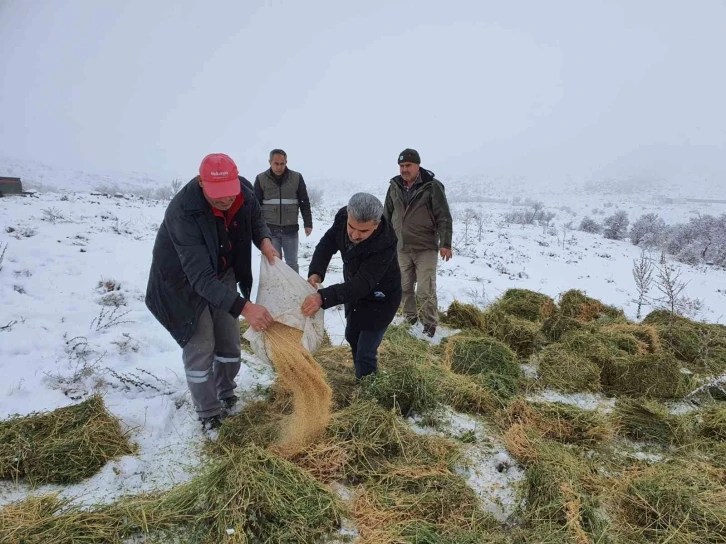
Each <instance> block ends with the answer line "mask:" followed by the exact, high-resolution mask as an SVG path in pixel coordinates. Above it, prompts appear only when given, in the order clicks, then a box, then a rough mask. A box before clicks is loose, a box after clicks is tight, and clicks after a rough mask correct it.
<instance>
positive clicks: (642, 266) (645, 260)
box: [633, 251, 653, 319]
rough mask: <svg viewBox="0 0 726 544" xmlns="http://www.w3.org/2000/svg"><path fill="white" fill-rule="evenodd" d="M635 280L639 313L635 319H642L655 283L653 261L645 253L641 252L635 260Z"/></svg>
mask: <svg viewBox="0 0 726 544" xmlns="http://www.w3.org/2000/svg"><path fill="white" fill-rule="evenodd" d="M633 279H634V280H635V287H636V289H637V290H638V311H637V312H636V314H635V317H636V318H637V319H640V316H641V311H642V309H643V304H644V303H645V302H646V301H647V296H648V291H650V287H651V285H652V283H653V260H652V259H651V258H650V257H649V256H648V255H647V254H646V252H645V251H641V252H640V258H639V259H633Z"/></svg>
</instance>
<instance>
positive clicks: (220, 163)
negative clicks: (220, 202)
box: [199, 153, 241, 198]
mask: <svg viewBox="0 0 726 544" xmlns="http://www.w3.org/2000/svg"><path fill="white" fill-rule="evenodd" d="M238 176H239V171H238V170H237V165H236V164H235V163H234V161H233V160H232V159H231V158H229V156H228V155H225V154H224V153H212V154H211V155H207V156H206V157H204V159H203V160H202V164H201V165H199V177H200V178H201V180H202V183H203V189H204V192H205V193H206V194H207V196H208V197H210V198H224V197H227V196H237V195H238V194H239V193H240V190H241V189H240V181H239V177H238Z"/></svg>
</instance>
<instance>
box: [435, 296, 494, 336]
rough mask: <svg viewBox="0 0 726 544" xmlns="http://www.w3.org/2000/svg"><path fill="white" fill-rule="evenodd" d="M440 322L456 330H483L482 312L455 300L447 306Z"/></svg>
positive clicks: (471, 305)
mask: <svg viewBox="0 0 726 544" xmlns="http://www.w3.org/2000/svg"><path fill="white" fill-rule="evenodd" d="M442 322H443V323H445V324H446V325H450V326H451V327H454V328H456V329H478V330H483V329H484V312H482V311H481V310H480V309H479V308H477V307H476V306H474V305H473V304H464V303H462V302H459V301H458V300H455V301H454V302H452V303H451V304H450V305H449V309H448V310H446V314H445V315H444V316H442Z"/></svg>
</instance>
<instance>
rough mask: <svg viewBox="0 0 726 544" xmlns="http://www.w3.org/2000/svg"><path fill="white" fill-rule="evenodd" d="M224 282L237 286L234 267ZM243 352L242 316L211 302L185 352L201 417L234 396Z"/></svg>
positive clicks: (216, 412)
mask: <svg viewBox="0 0 726 544" xmlns="http://www.w3.org/2000/svg"><path fill="white" fill-rule="evenodd" d="M222 282H224V283H225V284H226V285H228V286H229V287H231V288H232V289H234V290H235V291H236V290H237V284H236V282H235V278H234V271H232V270H229V271H227V273H226V274H225V275H224V277H223V278H222ZM240 355H241V341H240V328H239V319H237V318H234V317H232V315H231V314H230V313H229V312H225V311H224V310H219V309H217V308H213V307H212V306H207V308H205V310H204V312H202V315H201V317H200V318H199V322H198V323H197V329H196V330H195V331H194V334H193V335H192V337H191V339H190V340H189V342H188V343H187V345H186V346H184V350H183V352H182V360H183V361H184V370H185V371H186V377H187V385H188V386H189V391H190V393H191V394H192V401H193V402H194V408H195V409H196V411H197V415H198V416H199V417H200V418H204V417H212V416H217V415H219V414H220V413H221V411H222V404H221V402H220V401H221V400H222V399H226V398H229V397H232V396H234V389H235V387H237V384H236V383H235V381H234V379H235V377H237V374H238V373H239V369H240V360H241V359H240Z"/></svg>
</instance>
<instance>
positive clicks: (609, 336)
mask: <svg viewBox="0 0 726 544" xmlns="http://www.w3.org/2000/svg"><path fill="white" fill-rule="evenodd" d="M614 327H617V325H615V326H612V325H611V326H606V327H601V328H600V329H598V330H597V332H596V333H594V334H598V335H600V337H601V338H602V339H603V341H604V342H605V343H606V344H609V345H611V346H612V347H613V348H615V349H616V350H618V351H622V352H624V353H627V354H628V355H644V354H646V353H651V352H650V351H649V349H648V344H646V343H645V342H642V341H641V340H639V339H638V338H637V337H636V336H635V335H634V334H632V333H630V332H627V331H623V330H619V329H617V328H614Z"/></svg>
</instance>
